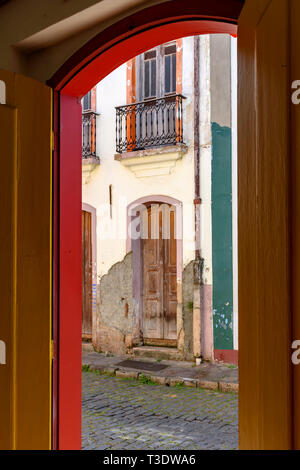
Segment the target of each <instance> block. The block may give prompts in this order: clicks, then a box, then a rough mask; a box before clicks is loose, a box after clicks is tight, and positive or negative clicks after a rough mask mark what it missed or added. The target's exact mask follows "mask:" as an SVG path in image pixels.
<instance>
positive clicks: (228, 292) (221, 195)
mask: <svg viewBox="0 0 300 470" xmlns="http://www.w3.org/2000/svg"><path fill="white" fill-rule="evenodd" d="M211 191H212V265H213V329H214V348H215V349H233V326H232V318H233V284H232V172H231V129H230V128H229V127H221V126H219V124H217V123H215V122H213V123H212V189H211Z"/></svg>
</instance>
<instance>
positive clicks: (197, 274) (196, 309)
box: [193, 36, 202, 358]
mask: <svg viewBox="0 0 300 470" xmlns="http://www.w3.org/2000/svg"><path fill="white" fill-rule="evenodd" d="M199 55H200V37H199V36H194V191H195V193H194V213H195V263H194V295H193V351H194V357H196V358H200V357H201V296H200V288H201V282H202V281H201V278H202V276H201V265H202V262H201V244H200V237H201V234H200V205H201V199H200V128H199V125H200V58H199Z"/></svg>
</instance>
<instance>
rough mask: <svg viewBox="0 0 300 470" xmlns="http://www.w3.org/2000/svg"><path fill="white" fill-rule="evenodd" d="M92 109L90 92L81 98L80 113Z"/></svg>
mask: <svg viewBox="0 0 300 470" xmlns="http://www.w3.org/2000/svg"><path fill="white" fill-rule="evenodd" d="M90 109H92V92H91V91H89V92H88V93H87V94H86V95H85V96H84V97H83V98H82V111H89V110H90Z"/></svg>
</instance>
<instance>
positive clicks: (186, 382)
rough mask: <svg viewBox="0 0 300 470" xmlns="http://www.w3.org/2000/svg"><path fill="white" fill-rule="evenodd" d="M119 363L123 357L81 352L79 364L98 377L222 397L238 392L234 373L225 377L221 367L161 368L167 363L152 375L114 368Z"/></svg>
mask: <svg viewBox="0 0 300 470" xmlns="http://www.w3.org/2000/svg"><path fill="white" fill-rule="evenodd" d="M122 359H124V357H116V356H112V357H106V356H105V355H104V354H100V353H96V352H83V358H82V364H83V367H85V368H86V370H90V371H93V372H95V371H97V372H98V373H99V374H104V375H111V376H115V377H119V378H123V379H135V380H139V378H140V377H141V376H143V378H148V379H150V380H151V381H152V382H154V383H157V384H159V385H165V386H168V387H174V386H178V385H183V386H186V387H197V388H202V389H207V390H214V391H219V392H223V393H224V392H225V393H226V392H230V393H238V390H239V385H238V380H237V369H229V368H228V373H226V372H227V371H226V368H227V366H224V365H220V364H209V363H207V364H202V365H200V366H195V368H194V369H195V370H193V368H192V366H191V365H189V366H182V365H179V366H177V367H176V365H174V364H170V363H171V362H175V361H161V364H167V363H168V367H167V368H166V369H164V370H162V371H160V372H159V373H157V374H153V373H150V372H149V371H145V370H142V369H140V370H136V369H134V370H133V369H130V368H128V367H119V366H117V365H116V363H117V362H121V361H122ZM135 362H136V358H135ZM168 369H169V370H168ZM176 369H177V370H176ZM207 371H209V378H208V377H204V376H203V377H201V375H205V374H207ZM191 375H192V376H191ZM207 375H208V374H207Z"/></svg>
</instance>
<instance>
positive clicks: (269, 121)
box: [238, 0, 299, 450]
mask: <svg viewBox="0 0 300 470" xmlns="http://www.w3.org/2000/svg"><path fill="white" fill-rule="evenodd" d="M289 4H290V2H287V1H286V0H247V1H246V3H245V6H244V8H243V11H242V14H241V17H240V19H239V33H238V82H239V86H238V88H239V89H238V108H239V109H238V114H239V122H238V127H239V129H238V136H239V149H238V150H239V162H238V182H239V189H238V200H239V210H238V220H239V239H238V247H239V433H240V441H239V442H240V448H241V449H265V450H266V449H289V448H291V445H292V441H291V419H292V417H291V358H290V353H291V350H290V344H291V343H290V341H291V340H290V326H291V318H290V312H291V306H290V303H289V300H290V299H289V296H290V292H291V290H290V289H291V286H290V266H289V260H290V259H291V258H290V253H289V244H290V239H289V211H288V207H289V194H288V189H289V187H290V177H289V159H290V155H289V148H288V146H289V135H288V122H289V111H288V103H289V101H290V98H289V96H288V89H289V88H290V84H289V57H288V55H287V51H288V24H289V12H288V9H289ZM298 367H299V366H298ZM279 377H280V379H279Z"/></svg>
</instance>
